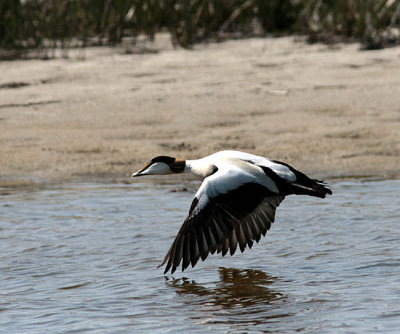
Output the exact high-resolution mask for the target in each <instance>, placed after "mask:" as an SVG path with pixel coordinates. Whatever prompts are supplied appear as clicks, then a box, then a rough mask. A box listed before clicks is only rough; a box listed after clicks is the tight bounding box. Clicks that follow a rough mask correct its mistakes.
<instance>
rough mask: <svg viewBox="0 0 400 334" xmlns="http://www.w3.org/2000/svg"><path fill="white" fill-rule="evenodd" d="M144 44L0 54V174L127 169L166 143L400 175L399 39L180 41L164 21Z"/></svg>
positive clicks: (173, 151)
mask: <svg viewBox="0 0 400 334" xmlns="http://www.w3.org/2000/svg"><path fill="white" fill-rule="evenodd" d="M144 46H145V47H146V48H150V49H151V50H153V51H157V52H154V53H142V52H137V53H135V52H136V51H138V49H137V48H136V49H135V50H133V51H134V53H132V52H130V51H132V50H131V48H130V47H128V46H124V47H119V48H114V49H111V48H90V49H86V50H85V51H84V52H83V51H78V52H75V51H71V55H70V58H69V59H61V58H58V59H52V60H27V61H20V60H18V61H3V62H1V63H0V74H1V75H0V143H1V145H0V166H1V168H0V180H1V181H2V182H3V183H4V182H8V181H7V180H14V181H15V180H35V181H57V180H61V181H69V180H80V181H81V180H85V179H93V178H103V179H112V178H113V179H124V178H128V177H129V175H130V173H131V172H132V171H134V170H136V169H137V168H139V167H140V166H141V165H142V164H143V163H144V162H146V161H147V160H149V159H150V158H151V157H153V156H155V155H161V154H162V155H172V156H177V157H181V158H197V157H202V156H204V155H208V154H210V153H213V152H215V151H218V150H223V149H236V150H243V151H247V152H251V153H256V154H260V155H264V156H267V157H270V158H273V159H278V160H283V161H285V162H287V163H290V164H292V165H293V166H294V167H296V168H299V169H302V170H304V171H306V172H308V173H310V174H311V175H312V176H314V177H323V178H336V177H340V178H343V177H357V176H374V177H398V176H399V175H400V48H389V49H384V50H379V51H360V50H359V46H358V45H357V44H347V45H346V44H340V45H337V46H335V47H329V46H325V45H320V44H316V45H308V44H306V43H304V42H301V41H295V39H294V38H279V39H270V38H254V39H247V40H237V41H227V42H224V43H212V44H208V45H198V46H196V47H195V48H194V50H183V49H176V50H174V49H172V47H171V46H170V44H169V39H168V37H167V36H165V35H159V36H158V37H157V40H156V42H155V44H146V45H144ZM127 51H128V52H127ZM139 51H140V50H139ZM83 53H84V54H83ZM83 55H84V56H85V60H81V59H80V58H81V57H82V56H83Z"/></svg>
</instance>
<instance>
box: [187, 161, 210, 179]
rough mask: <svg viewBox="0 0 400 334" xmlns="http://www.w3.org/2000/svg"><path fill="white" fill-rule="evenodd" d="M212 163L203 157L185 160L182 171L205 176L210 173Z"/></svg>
mask: <svg viewBox="0 0 400 334" xmlns="http://www.w3.org/2000/svg"><path fill="white" fill-rule="evenodd" d="M212 170H213V165H212V164H210V162H209V161H207V160H205V159H198V160H186V165H185V170H184V173H188V172H189V173H192V174H194V175H197V176H200V177H203V178H204V177H207V176H208V175H210V174H211V172H212Z"/></svg>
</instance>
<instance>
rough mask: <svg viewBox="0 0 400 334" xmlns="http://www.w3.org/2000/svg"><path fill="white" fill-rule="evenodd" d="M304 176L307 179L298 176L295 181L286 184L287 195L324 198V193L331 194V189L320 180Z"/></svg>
mask: <svg viewBox="0 0 400 334" xmlns="http://www.w3.org/2000/svg"><path fill="white" fill-rule="evenodd" d="M303 175H304V174H303ZM304 176H305V175H304ZM305 177H306V178H307V179H304V178H301V179H299V178H298V179H297V180H296V182H294V183H287V184H286V189H287V191H288V195H290V194H295V195H310V196H315V197H320V198H325V197H326V195H332V190H330V189H329V188H328V187H327V186H325V185H324V183H323V182H322V181H319V180H313V179H310V178H308V177H307V176H305Z"/></svg>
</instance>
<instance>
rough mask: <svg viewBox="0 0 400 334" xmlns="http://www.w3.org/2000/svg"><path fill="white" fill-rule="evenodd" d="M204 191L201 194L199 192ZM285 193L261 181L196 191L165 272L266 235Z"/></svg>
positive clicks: (249, 242)
mask: <svg viewBox="0 0 400 334" xmlns="http://www.w3.org/2000/svg"><path fill="white" fill-rule="evenodd" d="M199 195H200V196H199ZM283 199H284V196H279V195H277V194H276V193H273V192H271V191H270V190H268V188H266V187H265V186H263V185H260V184H258V183H252V182H250V183H244V184H242V185H240V186H239V187H238V188H236V189H233V190H230V191H228V192H227V193H226V194H219V195H217V196H214V197H209V196H207V195H206V193H205V192H203V193H202V192H200V194H199V193H198V194H197V195H196V197H195V198H194V200H193V202H192V206H191V208H190V211H189V215H188V217H187V218H186V219H185V222H184V223H183V225H182V227H181V229H180V230H179V232H178V235H177V236H176V238H175V240H174V242H173V244H172V246H171V248H170V250H169V251H168V253H167V255H166V256H165V258H164V261H163V262H162V263H161V264H160V266H159V267H161V266H163V265H164V264H165V263H167V266H166V268H165V271H164V273H167V272H168V270H169V269H170V268H171V273H173V272H174V271H175V270H176V268H177V267H178V266H179V265H180V263H181V262H182V271H184V270H185V269H186V268H187V267H188V266H189V264H191V265H192V267H194V266H195V265H196V263H197V261H198V260H199V258H201V259H202V260H203V261H204V260H205V259H206V258H207V256H208V254H209V253H211V254H214V253H215V252H217V253H222V256H224V255H225V254H226V253H227V252H228V250H229V251H230V254H231V255H233V254H234V253H235V251H236V248H237V245H239V248H240V250H241V252H243V251H244V250H245V248H246V246H249V248H251V247H252V245H253V242H254V241H256V242H258V241H259V240H260V238H261V235H263V236H265V234H266V233H267V231H268V230H269V228H270V227H271V223H272V222H273V221H274V219H275V211H276V208H277V207H278V206H279V204H280V203H281V202H282V200H283Z"/></svg>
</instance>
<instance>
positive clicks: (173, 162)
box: [132, 155, 186, 177]
mask: <svg viewBox="0 0 400 334" xmlns="http://www.w3.org/2000/svg"><path fill="white" fill-rule="evenodd" d="M185 165H186V163H185V160H181V159H177V158H173V157H168V156H163V155H162V156H158V157H155V158H153V159H151V160H150V161H149V162H148V163H146V164H145V165H144V166H143V167H142V168H141V169H139V170H138V171H137V172H136V173H133V174H132V177H136V176H142V175H165V174H174V173H181V172H183V171H184V169H185Z"/></svg>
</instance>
